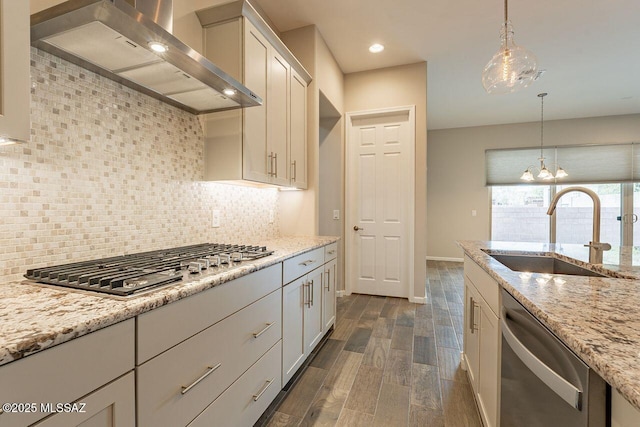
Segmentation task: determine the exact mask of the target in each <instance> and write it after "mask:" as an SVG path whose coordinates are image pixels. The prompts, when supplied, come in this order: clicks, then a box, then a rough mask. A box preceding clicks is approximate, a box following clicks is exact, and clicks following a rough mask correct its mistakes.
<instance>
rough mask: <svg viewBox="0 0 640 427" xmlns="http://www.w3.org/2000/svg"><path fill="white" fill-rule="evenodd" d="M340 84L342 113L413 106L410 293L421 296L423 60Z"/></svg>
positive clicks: (424, 128)
mask: <svg viewBox="0 0 640 427" xmlns="http://www.w3.org/2000/svg"><path fill="white" fill-rule="evenodd" d="M344 87H345V98H344V100H345V101H344V105H345V112H351V111H363V110H373V109H379V108H388V107H397V106H405V105H415V106H416V147H415V155H416V159H415V165H416V168H415V169H416V177H415V224H414V231H415V236H414V239H415V246H414V286H415V294H414V296H415V297H418V298H423V297H424V295H425V284H426V277H427V276H426V275H427V273H426V262H425V257H426V254H427V251H426V235H427V211H426V197H427V173H426V163H427V63H426V62H421V63H417V64H410V65H402V66H398V67H391V68H384V69H379V70H373V71H365V72H360V73H352V74H347V75H345V81H344ZM345 126H346V125H345ZM347 208H348V207H347Z"/></svg>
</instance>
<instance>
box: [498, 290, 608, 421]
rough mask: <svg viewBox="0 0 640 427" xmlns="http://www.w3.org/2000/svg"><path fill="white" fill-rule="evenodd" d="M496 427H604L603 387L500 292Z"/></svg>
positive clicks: (604, 389) (600, 380)
mask: <svg viewBox="0 0 640 427" xmlns="http://www.w3.org/2000/svg"><path fill="white" fill-rule="evenodd" d="M502 306H503V308H502V319H501V320H500V322H501V327H502V362H501V363H502V364H501V399H500V425H501V426H502V427H554V426H558V427H573V426H581V427H582V426H589V427H599V426H603V427H604V426H606V425H607V419H608V415H607V413H608V402H609V400H610V399H609V398H608V393H609V392H608V390H607V387H608V386H607V383H605V382H604V380H603V379H602V378H600V376H599V375H597V374H596V373H595V372H594V371H593V370H592V369H590V368H589V367H588V366H587V365H586V364H584V362H582V360H580V359H579V358H578V357H577V356H576V355H575V354H574V353H573V352H572V351H571V350H569V348H567V347H566V346H565V345H564V344H563V343H562V342H560V340H559V339H558V338H556V337H555V336H554V335H553V334H552V333H551V332H550V331H549V330H548V329H547V328H546V327H545V326H544V325H543V324H542V323H540V322H539V321H538V320H537V319H536V318H535V317H533V316H532V315H531V314H530V313H529V312H528V311H527V310H526V309H525V308H524V307H523V306H522V305H521V304H520V303H519V302H518V301H516V300H515V299H514V298H513V297H512V296H511V294H509V293H508V292H507V291H505V290H504V289H503V290H502Z"/></svg>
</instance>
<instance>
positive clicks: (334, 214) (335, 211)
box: [333, 209, 340, 219]
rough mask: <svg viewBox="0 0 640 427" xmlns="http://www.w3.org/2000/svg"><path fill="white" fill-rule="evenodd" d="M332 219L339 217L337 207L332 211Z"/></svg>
mask: <svg viewBox="0 0 640 427" xmlns="http://www.w3.org/2000/svg"><path fill="white" fill-rule="evenodd" d="M333 219H340V211H339V210H338V209H335V210H334V211H333Z"/></svg>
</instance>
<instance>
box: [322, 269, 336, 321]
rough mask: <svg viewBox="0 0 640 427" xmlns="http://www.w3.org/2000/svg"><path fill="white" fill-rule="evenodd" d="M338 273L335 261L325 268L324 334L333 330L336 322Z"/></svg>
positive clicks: (323, 293)
mask: <svg viewBox="0 0 640 427" xmlns="http://www.w3.org/2000/svg"><path fill="white" fill-rule="evenodd" d="M337 271H338V263H337V262H336V260H335V259H334V260H333V261H331V262H328V263H327V264H325V266H324V287H323V290H322V295H323V297H322V311H323V316H322V322H323V325H324V330H323V332H325V333H326V332H327V331H328V330H329V329H331V326H333V324H334V323H335V321H336V283H337V280H336V273H337Z"/></svg>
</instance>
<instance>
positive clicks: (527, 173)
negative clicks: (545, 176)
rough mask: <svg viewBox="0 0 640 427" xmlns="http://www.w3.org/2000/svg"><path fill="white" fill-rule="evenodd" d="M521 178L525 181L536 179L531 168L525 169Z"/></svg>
mask: <svg viewBox="0 0 640 427" xmlns="http://www.w3.org/2000/svg"><path fill="white" fill-rule="evenodd" d="M520 179H521V180H523V181H534V180H535V178H534V177H533V174H532V173H531V171H530V170H529V169H527V170H526V171H524V173H523V174H522V176H521V177H520Z"/></svg>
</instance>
